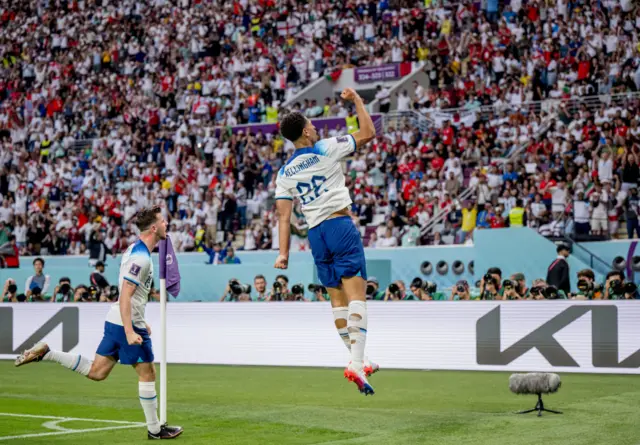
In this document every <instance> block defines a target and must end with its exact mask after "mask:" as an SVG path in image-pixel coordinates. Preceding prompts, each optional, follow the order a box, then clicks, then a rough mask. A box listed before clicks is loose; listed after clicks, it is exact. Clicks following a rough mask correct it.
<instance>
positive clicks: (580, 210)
mask: <svg viewBox="0 0 640 445" xmlns="http://www.w3.org/2000/svg"><path fill="white" fill-rule="evenodd" d="M590 214H591V210H590V205H589V202H588V201H586V200H585V199H584V193H583V192H578V197H577V198H576V199H575V200H574V201H573V221H574V223H575V229H576V234H577V235H588V234H589V232H590V231H591V227H589V216H590Z"/></svg>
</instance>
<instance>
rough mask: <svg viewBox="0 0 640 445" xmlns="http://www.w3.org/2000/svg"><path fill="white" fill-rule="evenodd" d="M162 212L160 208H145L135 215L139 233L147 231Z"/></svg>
mask: <svg viewBox="0 0 640 445" xmlns="http://www.w3.org/2000/svg"><path fill="white" fill-rule="evenodd" d="M160 212H162V209H161V208H160V206H153V207H147V208H145V209H142V210H140V211H139V212H138V214H137V215H136V226H138V229H140V231H141V232H144V231H145V230H148V229H149V227H151V226H152V225H153V224H154V223H155V222H156V218H157V215H158V213H160Z"/></svg>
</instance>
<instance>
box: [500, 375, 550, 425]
mask: <svg viewBox="0 0 640 445" xmlns="http://www.w3.org/2000/svg"><path fill="white" fill-rule="evenodd" d="M560 384H561V382H560V376H559V375H558V374H551V373H547V372H531V373H528V374H511V377H509V389H510V390H511V392H512V393H514V394H535V395H537V396H538V403H536V407H535V408H533V409H529V410H526V411H520V412H518V413H517V414H526V413H532V412H534V411H538V417H540V416H542V412H543V411H546V412H549V413H554V414H562V412H560V411H553V410H550V409H546V408H545V407H544V403H543V402H542V394H553V393H555V392H558V389H560Z"/></svg>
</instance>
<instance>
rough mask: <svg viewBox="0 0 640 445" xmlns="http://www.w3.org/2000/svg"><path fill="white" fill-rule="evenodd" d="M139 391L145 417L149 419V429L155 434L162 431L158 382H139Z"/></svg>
mask: <svg viewBox="0 0 640 445" xmlns="http://www.w3.org/2000/svg"><path fill="white" fill-rule="evenodd" d="M138 393H139V395H140V405H142V409H143V410H144V417H145V419H146V420H147V429H148V430H149V431H150V432H151V433H153V434H158V433H159V432H160V420H158V397H157V395H156V382H140V383H138Z"/></svg>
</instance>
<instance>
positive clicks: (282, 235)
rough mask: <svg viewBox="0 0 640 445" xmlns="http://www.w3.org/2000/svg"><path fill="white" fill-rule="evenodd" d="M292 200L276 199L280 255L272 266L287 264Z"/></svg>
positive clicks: (285, 265)
mask: <svg viewBox="0 0 640 445" xmlns="http://www.w3.org/2000/svg"><path fill="white" fill-rule="evenodd" d="M292 209H293V201H292V200H290V199H278V200H277V201H276V210H277V212H278V242H279V243H280V255H278V259H277V260H276V264H275V265H274V267H275V268H276V269H286V268H287V266H288V265H289V238H290V236H291V212H292Z"/></svg>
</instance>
